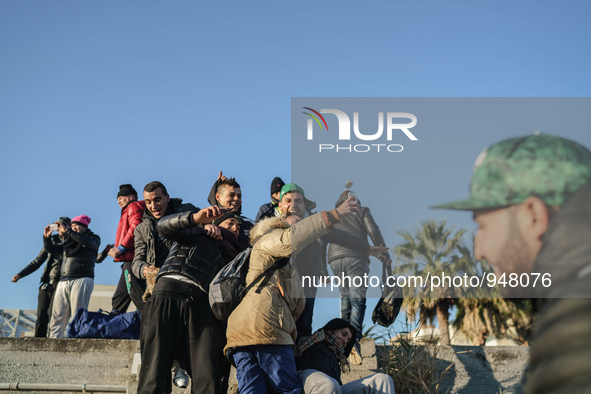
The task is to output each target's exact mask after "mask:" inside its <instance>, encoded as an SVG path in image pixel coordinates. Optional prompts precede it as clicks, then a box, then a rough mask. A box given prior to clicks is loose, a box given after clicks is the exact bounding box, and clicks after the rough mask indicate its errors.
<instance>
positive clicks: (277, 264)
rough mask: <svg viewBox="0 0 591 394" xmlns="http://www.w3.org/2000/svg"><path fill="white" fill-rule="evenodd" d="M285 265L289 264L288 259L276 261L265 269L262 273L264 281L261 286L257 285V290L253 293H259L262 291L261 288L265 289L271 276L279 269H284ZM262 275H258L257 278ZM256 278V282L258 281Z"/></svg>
mask: <svg viewBox="0 0 591 394" xmlns="http://www.w3.org/2000/svg"><path fill="white" fill-rule="evenodd" d="M287 264H289V257H287V258H284V259H281V260H277V261H276V262H275V264H273V265H272V266H271V267H269V268H267V269H266V270H265V272H263V275H264V277H265V278H264V279H263V281H262V282H261V284H260V285H259V287H258V288H257V290H256V292H255V293H259V294H260V292H261V291H262V290H263V287H265V286H266V285H267V283H269V281H270V280H271V277H272V276H273V273H274V272H275V271H277V270H280V269H281V268H283V267H285V266H286V265H287ZM263 275H260V276H259V278H260V277H261V276H263ZM259 278H257V280H258V279H259Z"/></svg>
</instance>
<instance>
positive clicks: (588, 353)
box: [435, 133, 591, 394]
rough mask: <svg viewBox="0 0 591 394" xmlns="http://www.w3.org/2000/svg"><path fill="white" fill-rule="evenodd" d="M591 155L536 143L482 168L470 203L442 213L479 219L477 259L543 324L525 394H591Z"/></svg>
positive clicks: (565, 145) (511, 143) (498, 150)
mask: <svg viewBox="0 0 591 394" xmlns="http://www.w3.org/2000/svg"><path fill="white" fill-rule="evenodd" d="M590 180H591V151H589V150H588V149H587V148H585V147H583V146H581V145H579V144H577V143H576V142H573V141H570V140H567V139H564V138H560V137H555V136H551V135H544V134H539V133H536V134H534V135H529V136H525V137H520V138H513V139H509V140H505V141H501V142H499V143H497V144H494V145H493V146H491V147H490V148H488V149H486V150H484V151H483V152H482V153H481V154H480V155H479V156H478V158H477V159H476V163H475V166H474V171H473V174H472V184H471V187H470V197H469V198H467V199H465V200H462V201H456V202H452V203H448V204H443V205H439V206H436V207H435V208H444V209H459V210H468V211H472V212H473V217H474V221H475V222H476V223H477V224H478V226H479V228H478V232H477V233H476V236H475V239H474V244H475V250H474V256H475V258H477V259H479V260H486V261H487V262H488V263H489V264H490V265H491V266H492V268H493V271H494V273H495V275H496V278H497V283H498V284H499V288H500V290H501V293H502V294H503V295H504V296H505V297H514V298H517V297H519V298H534V305H535V306H536V309H537V310H538V311H539V316H538V319H537V322H536V325H535V327H534V332H533V338H532V341H531V348H530V367H529V370H528V372H527V373H526V375H525V379H524V380H525V384H524V388H523V392H524V393H525V394H542V393H544V394H546V393H565V394H566V393H589V392H591V299H590V298H591V286H589V280H590V278H591V257H590V256H591V246H590V245H591V244H590V243H589V239H590V237H591V183H589V182H590Z"/></svg>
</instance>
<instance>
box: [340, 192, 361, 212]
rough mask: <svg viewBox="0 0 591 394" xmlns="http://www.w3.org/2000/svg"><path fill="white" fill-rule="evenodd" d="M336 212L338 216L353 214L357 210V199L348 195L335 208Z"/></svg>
mask: <svg viewBox="0 0 591 394" xmlns="http://www.w3.org/2000/svg"><path fill="white" fill-rule="evenodd" d="M337 212H338V214H339V217H346V216H354V215H355V214H356V213H357V212H359V205H357V200H356V199H355V198H354V197H353V196H349V198H347V199H346V200H345V202H344V203H342V204H341V205H340V206H339V207H338V208H337Z"/></svg>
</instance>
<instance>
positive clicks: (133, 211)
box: [115, 201, 146, 261]
mask: <svg viewBox="0 0 591 394" xmlns="http://www.w3.org/2000/svg"><path fill="white" fill-rule="evenodd" d="M145 209H146V203H145V202H143V201H135V202H132V203H131V204H129V205H127V206H126V207H125V208H123V210H122V211H121V219H119V225H118V226H117V235H116V236H115V247H116V248H117V247H119V246H121V245H122V246H124V247H125V248H127V250H126V251H125V252H123V253H121V254H120V255H119V257H117V258H116V259H115V261H133V230H135V228H136V226H137V225H138V224H140V223H141V222H142V218H143V217H144V210H145Z"/></svg>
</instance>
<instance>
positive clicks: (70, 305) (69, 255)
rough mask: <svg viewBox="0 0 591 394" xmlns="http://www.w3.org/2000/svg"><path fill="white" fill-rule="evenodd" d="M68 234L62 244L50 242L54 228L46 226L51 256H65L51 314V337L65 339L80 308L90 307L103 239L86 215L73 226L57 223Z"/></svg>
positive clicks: (44, 234)
mask: <svg viewBox="0 0 591 394" xmlns="http://www.w3.org/2000/svg"><path fill="white" fill-rule="evenodd" d="M57 224H58V225H59V226H60V229H61V231H60V232H64V233H65V240H64V242H63V243H61V244H57V245H56V244H54V243H52V242H51V238H50V235H51V229H50V228H49V226H47V227H45V231H44V233H43V244H44V246H45V248H46V249H47V251H48V252H49V253H52V254H60V253H61V254H62V264H61V270H60V281H59V283H58V285H57V288H56V290H55V296H54V299H53V311H52V315H51V327H50V337H51V338H62V337H63V336H64V334H65V332H66V329H67V327H68V322H69V320H70V318H71V317H73V316H74V314H75V313H76V309H78V308H84V309H87V308H88V303H89V302H90V295H91V294H92V289H93V288H94V265H95V263H96V261H97V259H96V258H97V254H98V248H99V245H100V243H101V239H100V237H99V236H98V235H96V234H94V233H93V232H92V231H90V229H89V228H88V225H89V224H90V218H89V217H88V216H86V215H80V216H76V217H75V218H74V219H72V226H71V227H70V226H67V225H66V224H64V223H62V222H58V223H57Z"/></svg>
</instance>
